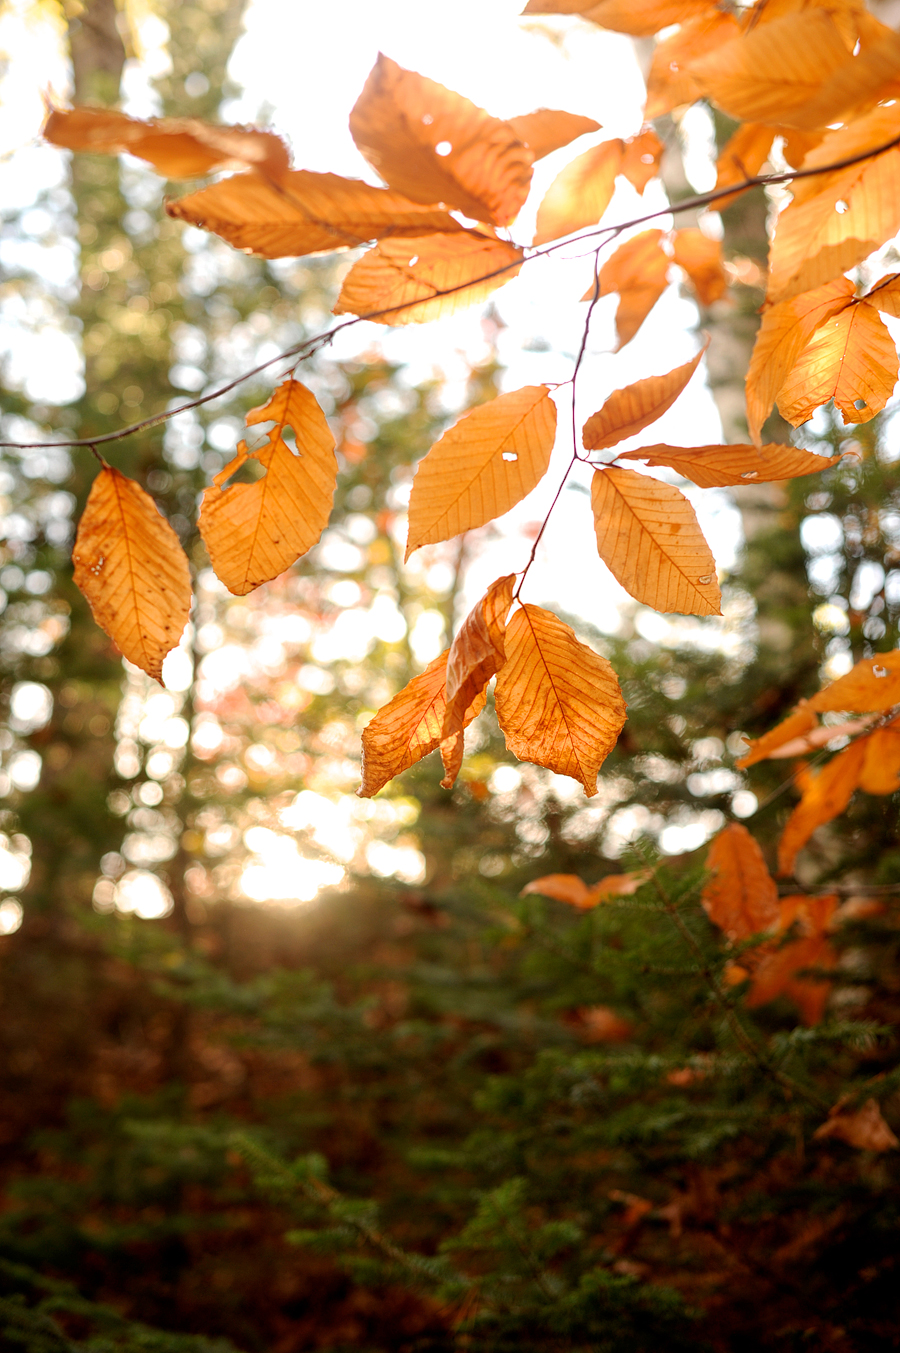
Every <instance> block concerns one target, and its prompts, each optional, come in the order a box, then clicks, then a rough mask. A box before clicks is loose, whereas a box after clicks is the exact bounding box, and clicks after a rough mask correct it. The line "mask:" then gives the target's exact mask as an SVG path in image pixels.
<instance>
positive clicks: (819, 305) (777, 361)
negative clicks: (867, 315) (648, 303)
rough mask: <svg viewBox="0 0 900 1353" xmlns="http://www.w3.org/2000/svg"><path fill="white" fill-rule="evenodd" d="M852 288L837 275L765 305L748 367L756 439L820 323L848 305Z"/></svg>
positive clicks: (749, 412) (750, 420)
mask: <svg viewBox="0 0 900 1353" xmlns="http://www.w3.org/2000/svg"><path fill="white" fill-rule="evenodd" d="M853 292H854V286H853V283H852V282H851V281H849V279H848V278H846V277H838V278H835V280H834V281H832V282H826V283H825V285H824V286H821V287H817V288H816V289H815V290H814V291H808V292H805V293H804V294H803V295H802V296H796V297H794V298H793V299H792V300H788V301H781V302H779V304H777V305H768V306H766V307H765V308H764V310H763V317H762V323H761V324H760V326H759V329H758V331H757V334H756V342H755V344H754V347H753V355H752V357H751V358H750V367H749V370H748V371H747V425H748V427H749V429H750V436H751V438H752V439H753V441H754V442H758V441H759V440H760V438H761V433H762V426H763V423H764V422H765V421H766V419H767V418H768V416H769V414H770V412H771V410H772V405H773V404H774V403H775V396H776V395H777V394H778V392H779V390H780V389H781V387H782V386H783V385H784V382H785V381H786V380H787V378H788V376H789V375H790V373H791V371H792V369H793V367H794V365H795V363H796V361H797V359H798V357H799V356H800V354H801V352H802V351H803V349H804V348H805V347H806V345H807V343H808V342H809V340H810V339H811V338H812V336H813V334H814V333H815V331H816V330H817V329H818V327H819V325H820V324H823V323H824V322H825V321H826V320H827V319H830V318H831V317H832V316H833V315H838V314H840V312H841V311H842V310H846V309H847V307H848V306H849V305H850V303H851V299H852V297H853Z"/></svg>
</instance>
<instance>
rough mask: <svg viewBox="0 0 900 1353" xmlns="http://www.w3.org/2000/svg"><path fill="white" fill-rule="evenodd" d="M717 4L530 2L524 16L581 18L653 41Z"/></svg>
mask: <svg viewBox="0 0 900 1353" xmlns="http://www.w3.org/2000/svg"><path fill="white" fill-rule="evenodd" d="M715 8H716V5H715V0H528V4H527V5H526V6H525V8H524V9H523V11H522V13H523V14H580V15H581V16H582V18H584V19H590V21H591V23H595V24H598V25H599V26H600V27H601V28H611V29H612V30H613V31H614V32H616V33H630V34H631V35H632V36H633V37H636V38H649V37H652V36H653V34H654V33H658V32H659V30H660V29H661V28H668V27H669V25H670V24H673V23H683V22H684V20H685V19H693V18H695V17H696V16H697V15H703V14H712V13H713V12H714V11H715Z"/></svg>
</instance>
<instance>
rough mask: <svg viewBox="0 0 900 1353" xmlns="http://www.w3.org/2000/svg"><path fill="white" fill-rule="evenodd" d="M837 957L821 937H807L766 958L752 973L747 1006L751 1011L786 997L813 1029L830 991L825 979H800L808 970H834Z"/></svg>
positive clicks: (794, 941) (767, 955) (805, 1022)
mask: <svg viewBox="0 0 900 1353" xmlns="http://www.w3.org/2000/svg"><path fill="white" fill-rule="evenodd" d="M836 963H837V955H836V954H835V952H834V949H833V948H832V946H831V945H830V944H829V943H828V940H827V939H826V938H825V936H824V935H806V936H803V937H802V938H801V939H798V940H791V941H789V943H787V944H785V945H783V946H782V948H780V949H776V950H775V951H774V952H772V953H768V954H765V955H764V956H763V958H762V959H761V961H760V963H759V966H758V967H757V968H756V970H755V972H754V973H753V977H752V982H751V986H750V990H749V991H748V993H747V1005H748V1006H749V1007H750V1009H751V1010H752V1009H755V1008H756V1007H757V1006H760V1005H766V1004H767V1003H768V1002H769V1001H774V1000H775V998H776V997H778V996H786V997H787V998H788V999H789V1000H791V1001H793V1002H794V1004H795V1005H796V1006H797V1008H798V1009H799V1011H800V1017H801V1019H802V1020H803V1023H804V1024H806V1025H807V1026H808V1027H810V1028H812V1027H813V1026H814V1025H816V1024H818V1023H819V1022H820V1020H821V1019H822V1016H823V1014H824V1013H825V1006H826V1004H827V1002H828V997H829V994H830V991H831V986H830V983H829V982H828V980H827V979H823V978H815V977H801V976H799V975H798V974H800V973H802V972H803V971H804V970H805V969H807V968H833V967H834V966H835V965H836Z"/></svg>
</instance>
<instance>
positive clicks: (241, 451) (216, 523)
mask: <svg viewBox="0 0 900 1353" xmlns="http://www.w3.org/2000/svg"><path fill="white" fill-rule="evenodd" d="M270 420H271V421H274V422H275V424H276V426H275V428H274V429H273V430H272V431H271V432H270V433H269V434H268V441H267V442H266V444H265V446H263V447H261V448H260V449H259V450H257V451H253V452H250V453H248V451H247V447H246V443H245V442H239V443H238V454H237V456H236V457H235V458H234V460H233V461H232V462H231V464H230V465H226V467H225V469H224V470H222V471H221V472H220V473H219V474H217V475H216V477H215V480H214V484H213V485H212V486H210V488H208V489H207V490H206V492H205V493H204V495H203V500H202V503H201V506H200V520H199V526H200V533H201V535H202V536H203V539H204V541H205V542H206V548H207V549H208V550H209V557H210V562H211V563H212V566H213V569H214V570H215V572H216V575H217V576H218V577H219V578H221V580H222V582H223V583H224V584H225V586H226V587H227V588H228V590H229V592H233V593H235V595H237V596H244V595H245V594H246V593H247V592H251V591H252V590H253V588H254V587H259V585H260V583H264V582H268V581H269V580H270V579H271V578H276V577H277V576H278V574H279V573H283V572H284V570H285V569H286V568H290V566H291V564H293V563H294V562H295V561H296V560H297V559H299V557H300V555H301V554H305V553H306V551H307V550H308V549H310V548H311V546H313V545H315V543H316V541H317V540H318V539H319V536H320V535H321V534H322V532H323V531H324V529H325V527H326V526H327V525H328V518H329V516H330V514H331V503H332V499H333V497H334V486H335V481H336V478H337V459H336V457H335V454H334V437H333V436H332V434H331V430H330V428H329V427H328V424H327V422H326V421H325V415H324V414H323V413H322V410H321V409H320V408H319V405H318V404H317V403H316V400H315V398H314V396H313V395H312V394H311V393H310V391H309V390H307V389H306V387H305V386H304V385H301V384H300V382H299V381H295V380H287V381H284V382H283V384H281V385H279V386H278V387H277V388H276V390H275V391H274V393H273V395H272V397H271V399H269V400H268V402H267V403H265V404H263V405H261V406H260V407H259V408H257V409H251V410H250V412H249V413H248V414H247V426H248V427H251V426H253V425H254V424H256V423H266V422H269V421H270ZM286 426H290V427H291V428H292V429H293V432H294V439H295V441H296V445H297V453H298V454H297V455H294V453H293V452H292V451H291V449H290V447H289V446H288V445H287V443H286V442H285V440H284V431H285V427H286ZM251 459H255V460H258V461H259V462H260V464H261V465H264V466H265V467H266V473H265V475H263V477H262V478H261V479H258V480H256V482H255V483H252V484H232V485H231V487H230V488H223V487H222V486H223V485H224V484H225V482H226V481H227V480H228V479H230V478H231V476H232V475H234V474H236V473H237V471H238V470H239V469H240V468H241V466H242V465H244V464H245V463H246V462H247V461H248V460H251Z"/></svg>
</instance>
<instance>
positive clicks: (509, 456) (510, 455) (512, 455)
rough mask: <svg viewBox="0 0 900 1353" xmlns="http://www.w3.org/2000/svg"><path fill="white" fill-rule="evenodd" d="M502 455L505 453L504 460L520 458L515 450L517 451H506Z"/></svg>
mask: <svg viewBox="0 0 900 1353" xmlns="http://www.w3.org/2000/svg"><path fill="white" fill-rule="evenodd" d="M502 455H503V459H504V460H518V459H519V456H518V453H517V452H515V451H504V452H503V453H502Z"/></svg>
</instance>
